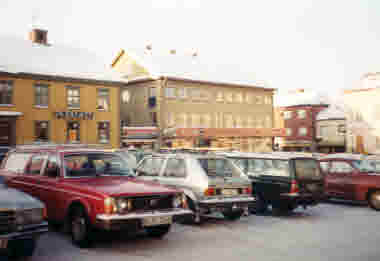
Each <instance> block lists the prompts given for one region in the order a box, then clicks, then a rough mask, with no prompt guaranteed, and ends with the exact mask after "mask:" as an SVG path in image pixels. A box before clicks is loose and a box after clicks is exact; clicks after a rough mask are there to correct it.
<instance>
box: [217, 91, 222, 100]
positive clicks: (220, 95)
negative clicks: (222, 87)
mask: <svg viewBox="0 0 380 261" xmlns="http://www.w3.org/2000/svg"><path fill="white" fill-rule="evenodd" d="M216 101H217V102H223V92H217V93H216Z"/></svg>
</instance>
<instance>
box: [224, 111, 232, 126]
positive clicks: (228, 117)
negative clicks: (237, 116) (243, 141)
mask: <svg viewBox="0 0 380 261" xmlns="http://www.w3.org/2000/svg"><path fill="white" fill-rule="evenodd" d="M224 126H226V128H233V127H234V120H233V117H232V114H230V113H228V114H225V115H224Z"/></svg>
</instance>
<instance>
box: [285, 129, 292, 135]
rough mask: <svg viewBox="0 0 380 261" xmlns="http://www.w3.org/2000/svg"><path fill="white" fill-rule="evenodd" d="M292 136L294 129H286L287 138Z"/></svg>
mask: <svg viewBox="0 0 380 261" xmlns="http://www.w3.org/2000/svg"><path fill="white" fill-rule="evenodd" d="M291 135H292V129H291V128H286V136H291Z"/></svg>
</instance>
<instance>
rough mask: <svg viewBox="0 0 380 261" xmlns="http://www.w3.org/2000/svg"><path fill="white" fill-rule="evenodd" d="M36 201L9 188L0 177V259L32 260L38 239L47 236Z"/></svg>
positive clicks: (46, 225)
mask: <svg viewBox="0 0 380 261" xmlns="http://www.w3.org/2000/svg"><path fill="white" fill-rule="evenodd" d="M44 216H45V207H44V205H43V203H41V202H40V201H39V200H37V199H35V198H33V197H31V196H29V195H27V194H25V193H23V192H20V191H18V190H15V189H11V188H8V187H7V185H6V184H5V182H4V178H3V177H2V176H0V257H1V256H7V255H9V256H15V257H22V256H26V257H27V256H32V255H33V252H34V250H35V248H36V242H37V238H38V237H39V236H40V235H41V234H43V233H46V232H48V224H47V222H45V221H44Z"/></svg>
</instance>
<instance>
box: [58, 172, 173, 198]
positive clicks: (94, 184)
mask: <svg viewBox="0 0 380 261" xmlns="http://www.w3.org/2000/svg"><path fill="white" fill-rule="evenodd" d="M64 183H66V184H67V185H71V186H74V187H78V189H80V190H88V191H93V192H98V193H101V194H106V195H109V196H142V195H159V194H173V193H178V192H179V191H178V190H175V189H171V188H168V187H164V186H162V185H159V184H156V183H153V182H147V181H142V180H138V179H135V178H131V177H109V176H107V177H105V176H103V177H92V178H83V179H82V178H80V179H65V180H64Z"/></svg>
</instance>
